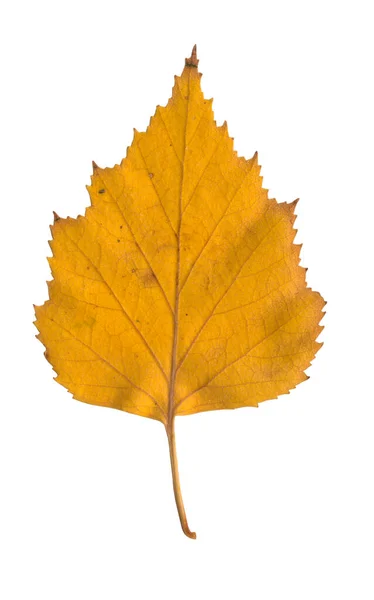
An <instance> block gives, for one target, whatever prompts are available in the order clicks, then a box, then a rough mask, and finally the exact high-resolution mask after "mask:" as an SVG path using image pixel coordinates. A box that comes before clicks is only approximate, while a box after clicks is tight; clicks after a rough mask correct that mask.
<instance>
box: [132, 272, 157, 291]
mask: <svg viewBox="0 0 374 600" xmlns="http://www.w3.org/2000/svg"><path fill="white" fill-rule="evenodd" d="M136 274H137V276H138V278H139V280H140V281H141V282H142V284H143V286H144V287H145V288H150V287H156V286H157V278H156V275H155V274H154V272H153V271H152V269H138V271H137V272H136Z"/></svg>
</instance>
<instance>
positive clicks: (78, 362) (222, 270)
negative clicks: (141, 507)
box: [36, 47, 325, 537]
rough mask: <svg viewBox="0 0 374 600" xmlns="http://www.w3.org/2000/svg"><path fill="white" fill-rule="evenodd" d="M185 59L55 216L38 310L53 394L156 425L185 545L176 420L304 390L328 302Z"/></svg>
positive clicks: (281, 206) (289, 221)
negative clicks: (70, 212)
mask: <svg viewBox="0 0 374 600" xmlns="http://www.w3.org/2000/svg"><path fill="white" fill-rule="evenodd" d="M197 67H198V60H197V57H196V47H195V48H194V49H193V51H192V55H191V57H190V58H189V59H186V65H185V68H184V70H183V72H182V75H181V76H180V77H176V78H175V85H174V88H173V93H172V97H171V99H170V100H169V102H168V104H167V106H165V107H160V106H159V107H157V109H156V113H155V115H154V117H152V119H151V121H150V124H149V127H148V128H147V131H146V132H145V133H138V132H136V131H135V135H134V139H133V142H132V145H131V147H130V148H129V149H128V152H127V156H126V158H125V159H123V160H122V162H121V164H120V165H115V166H114V167H113V168H104V169H102V168H99V167H97V165H95V164H94V172H93V176H92V181H91V185H90V186H89V187H88V191H89V194H90V199H91V206H90V207H89V208H87V210H86V212H85V215H84V216H78V218H77V219H72V218H69V217H68V218H67V219H62V218H59V217H58V216H57V215H55V222H54V224H53V226H52V237H53V240H52V242H51V248H52V252H53V257H52V258H50V259H49V262H50V266H51V270H52V275H53V280H52V281H51V282H49V300H48V301H47V302H46V303H45V304H44V305H43V306H40V307H36V316H37V321H36V325H37V328H38V330H39V332H40V333H39V336H38V337H39V339H40V340H41V342H42V343H43V344H44V345H45V347H46V356H47V359H48V360H49V361H50V363H51V364H52V365H53V368H54V370H55V372H56V373H57V377H56V380H57V381H58V382H59V383H60V384H62V385H63V386H65V387H66V388H67V389H68V390H69V392H71V393H72V394H73V396H74V398H76V399H77V400H81V401H83V402H88V403H90V404H97V405H101V406H107V407H112V408H117V409H121V410H124V411H127V412H130V413H134V414H137V415H140V416H143V417H149V418H152V419H156V420H159V421H161V422H162V423H163V424H164V425H165V428H166V433H167V436H168V439H169V446H170V457H171V465H172V473H173V484H174V492H175V498H176V503H177V507H178V512H179V516H180V520H181V524H182V528H183V531H184V533H185V534H186V535H187V536H189V537H195V533H193V532H191V531H190V529H189V527H188V524H187V519H186V515H185V510H184V507H183V500H182V496H181V491H180V484H179V476H178V466H177V457H176V450H175V434H174V418H175V416H176V415H189V414H193V413H197V412H201V411H208V410H217V409H229V408H239V407H244V406H258V404H259V403H260V402H263V401H264V400H269V399H272V398H277V396H279V395H280V394H286V393H288V392H289V390H290V389H292V388H294V387H295V386H296V385H297V384H298V383H300V382H302V381H304V380H305V379H307V376H306V375H305V373H304V371H305V369H307V368H308V367H309V365H310V362H311V360H312V359H313V358H314V356H315V354H316V352H317V350H318V349H319V347H320V345H321V344H320V343H318V342H317V341H316V339H317V337H318V335H319V333H320V331H321V329H322V327H321V326H320V325H319V322H320V320H321V318H322V315H323V312H322V308H323V306H324V304H325V303H324V300H323V299H322V297H321V296H320V294H319V293H317V292H314V291H312V290H311V289H310V288H308V287H307V286H306V281H305V269H304V268H302V267H301V266H300V265H299V251H300V246H298V245H295V244H294V243H293V240H294V237H295V233H296V232H295V229H294V228H293V223H294V220H295V215H294V210H295V206H296V201H295V202H292V203H290V204H287V203H277V202H276V201H275V200H273V199H269V198H268V194H267V190H265V189H264V188H263V187H262V178H261V176H260V167H259V165H258V161H257V154H255V155H254V156H253V158H251V159H250V160H245V159H244V158H240V157H238V156H237V154H236V152H235V151H234V150H233V141H232V139H231V138H230V137H229V135H228V131H227V125H226V123H224V124H223V125H222V126H221V127H218V126H217V125H216V123H215V121H214V117H213V112H212V101H211V100H206V99H205V98H204V96H203V94H202V91H201V87H200V79H201V74H200V73H199V71H198V68H197Z"/></svg>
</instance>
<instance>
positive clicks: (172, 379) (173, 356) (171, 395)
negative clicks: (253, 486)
mask: <svg viewBox="0 0 374 600" xmlns="http://www.w3.org/2000/svg"><path fill="white" fill-rule="evenodd" d="M190 73H191V72H190V71H189V74H188V93H187V109H186V125H185V128H184V144H183V159H182V177H181V187H180V194H179V222H178V230H177V270H176V277H175V306H174V334H173V346H172V351H171V370H170V385H169V399H168V417H167V424H168V425H169V424H171V423H172V421H173V417H174V393H175V377H176V372H177V346H178V329H179V293H180V290H179V279H180V234H181V226H182V198H183V186H184V165H185V156H186V141H187V126H188V111H189V105H190V78H191V75H190Z"/></svg>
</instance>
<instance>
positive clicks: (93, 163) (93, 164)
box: [92, 160, 100, 173]
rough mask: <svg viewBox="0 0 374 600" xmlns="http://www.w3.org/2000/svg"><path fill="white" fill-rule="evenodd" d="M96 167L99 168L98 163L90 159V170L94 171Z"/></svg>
mask: <svg viewBox="0 0 374 600" xmlns="http://www.w3.org/2000/svg"><path fill="white" fill-rule="evenodd" d="M97 169H100V167H99V165H98V164H97V163H95V161H94V160H93V161H92V170H93V172H94V173H95V171H97Z"/></svg>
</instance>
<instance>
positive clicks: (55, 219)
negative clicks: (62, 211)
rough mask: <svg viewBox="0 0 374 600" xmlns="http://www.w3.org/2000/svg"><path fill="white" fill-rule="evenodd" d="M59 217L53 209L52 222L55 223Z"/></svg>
mask: <svg viewBox="0 0 374 600" xmlns="http://www.w3.org/2000/svg"><path fill="white" fill-rule="evenodd" d="M60 219H61V217H60V216H59V215H58V214H57V213H56V211H55V210H54V211H53V224H55V223H57V221H59V220H60Z"/></svg>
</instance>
